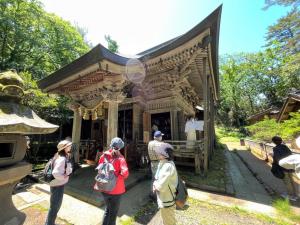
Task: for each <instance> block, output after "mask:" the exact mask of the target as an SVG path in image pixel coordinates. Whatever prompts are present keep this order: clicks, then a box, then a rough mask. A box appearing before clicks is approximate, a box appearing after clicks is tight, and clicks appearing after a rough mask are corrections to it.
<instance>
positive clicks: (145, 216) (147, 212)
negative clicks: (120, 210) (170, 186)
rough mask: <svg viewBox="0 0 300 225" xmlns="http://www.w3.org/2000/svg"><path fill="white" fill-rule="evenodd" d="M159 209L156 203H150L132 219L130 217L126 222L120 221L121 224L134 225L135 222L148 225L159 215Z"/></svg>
mask: <svg viewBox="0 0 300 225" xmlns="http://www.w3.org/2000/svg"><path fill="white" fill-rule="evenodd" d="M157 211H158V208H157V205H156V203H154V202H152V201H149V202H147V203H146V204H145V205H144V206H143V207H142V208H140V209H139V211H138V212H137V213H136V214H135V215H134V216H132V217H128V218H126V219H125V220H122V219H121V220H120V221H119V222H120V224H122V225H132V224H135V222H138V223H139V224H147V223H148V222H150V220H151V219H152V217H153V216H154V215H155V214H156V213H157Z"/></svg>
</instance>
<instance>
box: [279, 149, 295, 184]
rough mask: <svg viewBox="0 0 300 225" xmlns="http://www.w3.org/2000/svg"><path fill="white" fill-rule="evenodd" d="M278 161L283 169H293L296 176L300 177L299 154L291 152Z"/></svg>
mask: <svg viewBox="0 0 300 225" xmlns="http://www.w3.org/2000/svg"><path fill="white" fill-rule="evenodd" d="M278 163H279V166H281V167H283V168H285V169H292V170H295V173H296V176H297V177H298V178H299V179H300V154H292V155H290V156H288V157H285V158H283V159H281V160H279V162H278Z"/></svg>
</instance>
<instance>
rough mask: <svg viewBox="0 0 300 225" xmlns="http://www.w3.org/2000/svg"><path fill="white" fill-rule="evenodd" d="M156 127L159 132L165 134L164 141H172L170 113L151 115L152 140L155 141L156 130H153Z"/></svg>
mask: <svg viewBox="0 0 300 225" xmlns="http://www.w3.org/2000/svg"><path fill="white" fill-rule="evenodd" d="M155 126H157V128H158V130H160V131H161V132H162V133H163V134H164V137H163V139H164V140H171V139H172V137H171V120H170V112H166V113H155V114H151V127H152V131H151V132H152V133H151V139H153V134H154V132H155V129H153V128H155Z"/></svg>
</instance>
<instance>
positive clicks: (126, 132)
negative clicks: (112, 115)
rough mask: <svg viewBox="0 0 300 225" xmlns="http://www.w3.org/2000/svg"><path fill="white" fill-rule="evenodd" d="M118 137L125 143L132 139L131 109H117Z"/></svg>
mask: <svg viewBox="0 0 300 225" xmlns="http://www.w3.org/2000/svg"><path fill="white" fill-rule="evenodd" d="M118 137H120V138H122V139H123V140H124V141H125V142H126V143H129V142H130V141H132V109H127V110H121V111H119V114H118Z"/></svg>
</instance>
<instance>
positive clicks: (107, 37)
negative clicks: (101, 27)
mask: <svg viewBox="0 0 300 225" xmlns="http://www.w3.org/2000/svg"><path fill="white" fill-rule="evenodd" d="M104 38H105V40H106V41H107V48H108V49H109V50H110V51H111V52H114V53H118V50H119V45H118V43H117V42H116V41H115V40H113V39H111V37H110V35H105V36H104Z"/></svg>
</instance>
